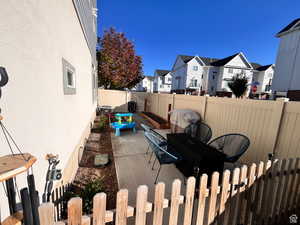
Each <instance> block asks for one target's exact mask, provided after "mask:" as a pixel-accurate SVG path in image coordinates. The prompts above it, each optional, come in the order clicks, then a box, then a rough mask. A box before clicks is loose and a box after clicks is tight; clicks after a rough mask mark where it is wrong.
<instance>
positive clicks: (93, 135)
mask: <svg viewBox="0 0 300 225" xmlns="http://www.w3.org/2000/svg"><path fill="white" fill-rule="evenodd" d="M100 137H101V134H98V133H91V134H90V136H89V139H88V141H100Z"/></svg>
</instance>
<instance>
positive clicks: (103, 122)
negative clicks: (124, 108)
mask: <svg viewBox="0 0 300 225" xmlns="http://www.w3.org/2000/svg"><path fill="white" fill-rule="evenodd" d="M107 122H108V119H107V116H105V115H101V116H100V119H99V129H100V130H104V129H105V128H106V127H107Z"/></svg>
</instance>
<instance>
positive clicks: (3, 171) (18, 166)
mask: <svg viewBox="0 0 300 225" xmlns="http://www.w3.org/2000/svg"><path fill="white" fill-rule="evenodd" d="M7 82H8V75H7V72H6V70H5V68H4V67H0V98H1V94H2V92H1V87H4V86H5V85H6V84H7ZM3 120H4V117H3V116H2V115H1V109H0V132H2V133H3V136H4V139H5V142H6V144H7V145H8V148H9V150H10V152H9V154H8V155H5V156H0V183H2V185H3V188H4V191H5V194H6V196H7V199H8V207H9V212H10V215H11V216H10V217H8V218H6V219H5V220H4V221H2V219H1V206H0V225H6V224H10V222H9V221H22V220H23V222H24V224H25V225H39V224H40V222H39V214H38V206H39V196H38V192H37V190H36V187H35V181H34V176H33V169H32V166H33V164H34V163H35V162H36V158H35V157H34V156H33V155H31V154H29V153H23V152H22V151H21V150H20V148H19V147H18V145H17V143H16V141H15V140H14V139H13V137H12V135H11V133H10V132H9V131H8V129H7V128H6V126H5V125H4V123H3ZM22 173H27V183H28V187H26V188H23V189H21V190H20V191H19V189H18V185H17V182H16V177H17V175H20V174H22ZM17 194H18V197H19V200H20V202H21V205H22V210H23V212H22V213H20V211H21V209H20V208H19V206H18V204H17V201H16V195H17ZM2 203H3V202H1V204H0V205H3V204H2Z"/></svg>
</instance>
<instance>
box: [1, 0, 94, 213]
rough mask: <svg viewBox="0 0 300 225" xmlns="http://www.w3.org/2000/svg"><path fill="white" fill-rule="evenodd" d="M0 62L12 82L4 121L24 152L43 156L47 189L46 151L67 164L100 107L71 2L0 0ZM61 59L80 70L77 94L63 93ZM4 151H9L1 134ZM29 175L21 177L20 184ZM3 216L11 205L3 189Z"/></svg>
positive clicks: (38, 174)
mask: <svg viewBox="0 0 300 225" xmlns="http://www.w3.org/2000/svg"><path fill="white" fill-rule="evenodd" d="M0 9H1V13H0V32H1V38H0V65H1V66H4V67H6V69H7V71H8V74H9V79H10V80H9V83H8V85H7V86H5V87H4V88H2V94H3V96H2V98H1V100H0V107H1V108H2V115H3V116H4V121H3V122H4V123H5V125H6V126H7V127H8V128H9V130H10V131H11V133H12V134H13V136H14V138H15V140H16V141H17V143H18V144H19V145H20V147H21V149H22V150H23V151H24V152H30V153H32V154H33V155H35V156H36V157H37V158H38V161H37V163H36V164H35V166H34V172H35V179H36V186H37V188H38V189H39V191H40V195H41V194H42V189H43V186H44V182H45V175H46V170H47V166H48V163H47V161H46V160H45V159H44V157H45V155H46V154H47V153H53V154H59V156H60V160H61V163H60V164H59V166H58V167H59V168H62V169H63V168H65V167H66V166H67V165H66V164H67V161H68V159H69V157H70V156H71V154H72V152H73V151H74V148H75V147H76V145H77V144H78V142H79V139H80V138H81V136H82V133H83V132H84V130H85V128H86V126H87V125H88V124H89V121H90V119H91V117H92V114H93V112H94V111H95V107H96V102H95V103H93V101H92V59H91V53H90V51H89V48H88V46H87V43H86V40H85V38H84V35H83V32H82V29H81V26H80V23H79V21H78V18H77V15H76V11H75V9H74V6H73V3H72V1H71V0H70V1H61V0H51V1H38V0H26V1H19V0H11V1H0ZM62 58H65V59H66V60H68V61H69V62H70V63H71V64H72V65H73V66H74V67H75V69H76V94H75V95H64V93H63V73H62ZM0 149H1V152H0V155H1V156H2V155H5V154H8V153H9V150H8V147H7V145H6V144H5V142H4V138H3V135H2V134H0ZM24 178H25V177H24V176H18V178H17V180H18V183H19V187H22V186H23V185H24ZM0 202H1V211H2V219H3V217H5V216H7V213H8V210H7V205H6V204H3V203H4V202H6V198H5V197H4V192H3V189H2V187H1V188H0Z"/></svg>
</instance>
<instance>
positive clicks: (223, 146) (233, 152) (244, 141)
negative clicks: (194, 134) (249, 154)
mask: <svg viewBox="0 0 300 225" xmlns="http://www.w3.org/2000/svg"><path fill="white" fill-rule="evenodd" d="M208 145H210V146H212V147H214V148H215V149H217V150H219V151H221V152H223V153H224V154H226V159H225V162H229V163H235V162H236V161H237V160H238V159H239V158H240V157H241V156H242V155H243V154H244V153H245V152H246V151H247V149H248V148H249V146H250V140H249V138H248V137H246V136H245V135H242V134H226V135H223V136H220V137H217V138H215V139H214V140H212V141H211V142H209V143H208Z"/></svg>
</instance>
